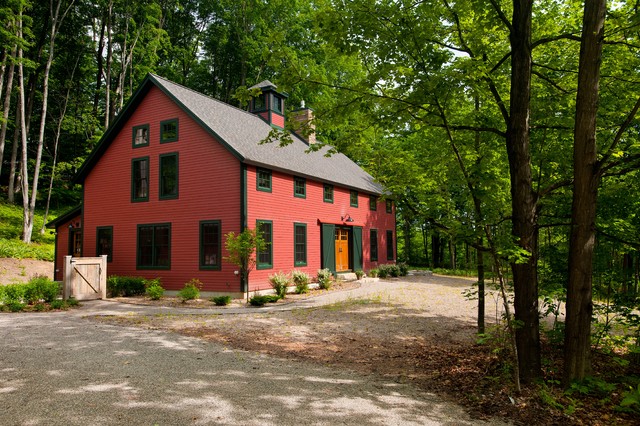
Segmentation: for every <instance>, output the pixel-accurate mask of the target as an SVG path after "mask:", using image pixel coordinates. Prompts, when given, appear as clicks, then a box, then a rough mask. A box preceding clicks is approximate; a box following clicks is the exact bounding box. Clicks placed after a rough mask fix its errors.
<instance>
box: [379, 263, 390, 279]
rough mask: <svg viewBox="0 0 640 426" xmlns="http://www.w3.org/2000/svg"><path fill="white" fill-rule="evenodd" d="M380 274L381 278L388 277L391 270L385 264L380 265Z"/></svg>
mask: <svg viewBox="0 0 640 426" xmlns="http://www.w3.org/2000/svg"><path fill="white" fill-rule="evenodd" d="M378 276H379V277H380V278H387V277H388V276H389V270H388V269H387V268H386V267H385V265H380V266H378Z"/></svg>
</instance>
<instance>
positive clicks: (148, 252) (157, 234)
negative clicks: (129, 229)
mask: <svg viewBox="0 0 640 426" xmlns="http://www.w3.org/2000/svg"><path fill="white" fill-rule="evenodd" d="M136 265H137V268H138V269H170V268H171V224H170V223H160V224H152V225H138V258H137V262H136Z"/></svg>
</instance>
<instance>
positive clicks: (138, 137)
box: [133, 124, 149, 148]
mask: <svg viewBox="0 0 640 426" xmlns="http://www.w3.org/2000/svg"><path fill="white" fill-rule="evenodd" d="M147 145H149V125H148V124H143V125H141V126H134V127H133V147H134V148H137V147H140V146H147Z"/></svg>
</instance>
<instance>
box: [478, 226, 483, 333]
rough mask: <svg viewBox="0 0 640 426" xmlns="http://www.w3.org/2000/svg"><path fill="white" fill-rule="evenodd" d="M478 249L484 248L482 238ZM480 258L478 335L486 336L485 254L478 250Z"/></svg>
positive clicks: (479, 239) (479, 240)
mask: <svg viewBox="0 0 640 426" xmlns="http://www.w3.org/2000/svg"><path fill="white" fill-rule="evenodd" d="M478 247H482V237H480V238H478ZM476 253H477V256H478V265H477V266H478V334H484V330H485V328H484V316H485V310H484V306H485V300H484V294H485V293H484V253H483V252H482V250H479V249H478V250H476Z"/></svg>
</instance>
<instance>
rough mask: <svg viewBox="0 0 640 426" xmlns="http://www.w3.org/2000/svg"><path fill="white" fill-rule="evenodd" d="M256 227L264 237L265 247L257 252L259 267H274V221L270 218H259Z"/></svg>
mask: <svg viewBox="0 0 640 426" xmlns="http://www.w3.org/2000/svg"><path fill="white" fill-rule="evenodd" d="M256 229H257V230H258V231H259V232H260V234H261V235H262V239H264V242H265V247H264V249H263V250H259V251H258V254H257V262H256V263H257V265H256V268H257V269H268V268H272V267H273V223H272V222H271V221H270V220H258V221H257V222H256Z"/></svg>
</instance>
